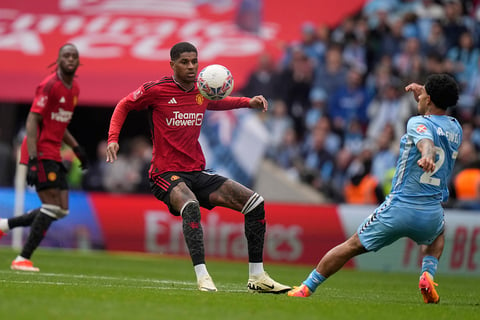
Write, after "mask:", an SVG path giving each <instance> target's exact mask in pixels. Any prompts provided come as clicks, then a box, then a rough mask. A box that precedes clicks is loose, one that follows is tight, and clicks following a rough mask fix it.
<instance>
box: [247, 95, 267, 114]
mask: <svg viewBox="0 0 480 320" xmlns="http://www.w3.org/2000/svg"><path fill="white" fill-rule="evenodd" d="M249 103H250V108H252V109H262V112H265V111H267V110H268V101H267V99H265V98H264V97H263V96H255V97H253V98H251V99H250V102H249Z"/></svg>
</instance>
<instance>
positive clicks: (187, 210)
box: [180, 200, 201, 221]
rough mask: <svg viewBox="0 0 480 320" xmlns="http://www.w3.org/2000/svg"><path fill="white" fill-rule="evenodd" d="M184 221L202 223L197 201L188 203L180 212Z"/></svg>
mask: <svg viewBox="0 0 480 320" xmlns="http://www.w3.org/2000/svg"><path fill="white" fill-rule="evenodd" d="M180 215H181V216H182V219H183V220H184V221H200V218H201V216H200V205H199V204H198V201H196V200H190V201H187V203H185V204H184V205H183V207H182V209H181V210H180Z"/></svg>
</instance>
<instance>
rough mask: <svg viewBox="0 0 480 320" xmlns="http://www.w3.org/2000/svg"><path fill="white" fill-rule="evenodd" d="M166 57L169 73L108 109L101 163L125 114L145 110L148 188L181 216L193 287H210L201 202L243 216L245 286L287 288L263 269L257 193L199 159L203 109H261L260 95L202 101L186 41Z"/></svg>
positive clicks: (112, 149)
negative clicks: (148, 145)
mask: <svg viewBox="0 0 480 320" xmlns="http://www.w3.org/2000/svg"><path fill="white" fill-rule="evenodd" d="M170 59H171V61H170V66H171V68H172V70H173V76H166V77H163V78H162V79H161V80H158V81H151V82H146V83H144V84H143V85H142V86H140V87H139V88H138V89H137V90H135V91H133V92H132V93H130V94H129V95H128V96H126V97H125V98H123V99H122V100H120V102H119V103H118V104H117V106H116V107H115V111H114V112H113V115H112V119H111V122H110V129H109V133H108V145H107V162H114V161H115V160H116V159H117V153H118V150H119V144H118V138H119V134H120V131H121V128H122V126H123V123H124V121H125V119H126V117H127V114H128V112H129V111H131V110H142V109H147V108H148V110H149V122H150V124H151V132H152V141H153V159H152V162H151V167H150V170H149V176H150V185H151V190H152V193H153V194H154V195H155V197H157V199H159V200H161V201H163V202H164V203H165V204H166V205H167V206H168V208H169V210H170V212H171V213H172V214H173V215H175V216H181V217H182V220H183V234H184V237H185V242H186V244H187V247H188V249H189V252H190V256H191V258H192V262H193V265H194V269H195V273H196V276H197V283H198V288H199V290H201V291H217V288H216V286H215V284H214V283H213V280H212V278H211V277H210V275H209V273H208V271H207V268H206V264H205V252H204V241H203V230H202V225H201V222H200V219H201V217H200V207H204V208H207V209H212V208H214V207H215V206H221V207H226V208H230V209H233V210H236V211H239V212H241V213H242V214H243V215H244V216H245V236H246V238H247V243H248V257H249V280H248V284H247V286H248V289H249V291H252V292H269V293H280V292H286V291H288V290H289V289H290V287H288V286H285V285H283V284H280V283H278V282H276V281H274V280H273V279H271V278H270V277H269V275H268V274H267V273H266V272H265V271H264V269H263V245H264V237H265V230H266V225H265V209H264V201H263V198H262V197H261V196H260V195H259V194H257V193H256V192H253V191H252V190H250V189H248V188H247V187H245V186H243V185H241V184H239V183H238V182H235V181H233V180H231V179H228V178H225V177H223V176H220V175H217V174H213V173H211V172H210V171H205V157H204V155H203V151H202V148H201V146H200V143H199V141H198V138H199V136H200V129H201V125H202V120H203V117H204V113H205V111H206V110H207V109H209V110H228V109H236V108H257V109H262V110H263V111H266V110H267V107H268V103H267V101H266V100H265V98H264V97H263V96H254V97H253V98H251V99H250V98H244V97H242V98H240V97H226V98H224V99H223V100H219V101H210V100H207V99H205V98H204V97H203V96H202V95H201V94H200V92H199V91H198V89H197V86H196V77H197V71H198V58H197V49H196V48H195V46H193V45H192V44H190V43H188V42H180V43H177V44H175V45H174V46H173V47H172V48H171V50H170Z"/></svg>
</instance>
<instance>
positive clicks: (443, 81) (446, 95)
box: [425, 73, 459, 110]
mask: <svg viewBox="0 0 480 320" xmlns="http://www.w3.org/2000/svg"><path fill="white" fill-rule="evenodd" d="M425 91H426V92H427V94H428V95H429V96H430V100H431V101H432V102H433V103H434V104H435V106H437V107H438V108H440V109H443V110H447V108H448V107H453V106H455V105H456V104H457V102H458V91H459V90H458V85H457V82H456V81H455V79H454V78H453V77H452V76H450V75H448V74H446V73H439V74H431V75H429V76H428V77H427V81H426V82H425Z"/></svg>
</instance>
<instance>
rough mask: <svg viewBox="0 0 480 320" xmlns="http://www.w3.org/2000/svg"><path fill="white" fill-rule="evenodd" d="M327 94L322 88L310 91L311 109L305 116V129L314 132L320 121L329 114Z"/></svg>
mask: <svg viewBox="0 0 480 320" xmlns="http://www.w3.org/2000/svg"><path fill="white" fill-rule="evenodd" d="M326 108H327V93H326V92H325V90H323V89H320V88H312V90H310V108H309V109H308V110H307V114H306V115H305V127H306V129H307V130H308V131H311V130H313V128H314V127H315V124H316V123H317V122H318V120H319V119H320V118H321V117H323V116H324V115H326V113H327V110H326Z"/></svg>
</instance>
